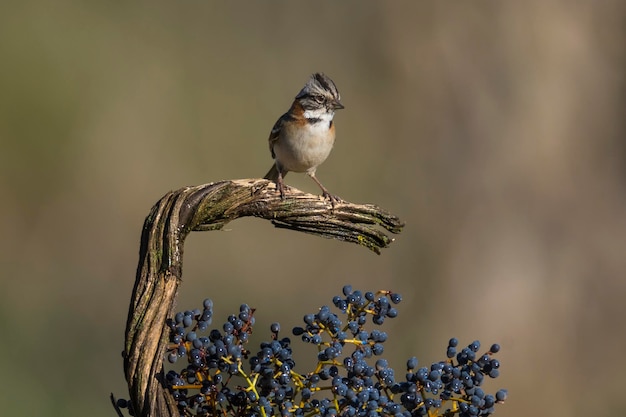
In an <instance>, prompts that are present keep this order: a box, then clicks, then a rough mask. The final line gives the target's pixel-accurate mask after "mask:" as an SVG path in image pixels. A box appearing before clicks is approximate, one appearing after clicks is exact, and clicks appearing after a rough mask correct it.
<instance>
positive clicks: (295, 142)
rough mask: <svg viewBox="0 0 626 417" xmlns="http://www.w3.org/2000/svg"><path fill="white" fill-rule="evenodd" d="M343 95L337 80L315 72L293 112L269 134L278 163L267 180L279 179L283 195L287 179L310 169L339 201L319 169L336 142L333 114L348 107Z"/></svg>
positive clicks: (282, 195) (333, 199)
mask: <svg viewBox="0 0 626 417" xmlns="http://www.w3.org/2000/svg"><path fill="white" fill-rule="evenodd" d="M340 98H341V97H340V96H339V91H337V87H336V86H335V83H334V82H333V80H331V79H330V78H328V77H327V76H326V75H324V74H322V73H315V74H313V75H312V76H311V78H310V79H309V81H308V82H307V83H306V85H305V86H304V88H303V89H302V90H300V92H299V93H298V95H297V96H296V98H295V100H294V102H293V104H292V105H291V108H290V109H289V111H287V113H285V114H283V115H282V116H281V117H280V118H279V119H278V121H277V122H276V124H274V127H273V128H272V131H271V133H270V137H269V145H270V152H271V154H272V158H274V165H273V166H272V168H271V169H270V170H269V172H268V173H267V174H266V175H265V179H268V180H272V181H275V182H276V186H277V188H278V191H279V192H280V196H281V198H285V185H284V184H283V178H284V177H285V175H287V172H289V171H293V172H306V173H307V175H309V176H310V177H311V178H313V181H315V182H316V183H317V185H319V187H320V188H321V189H322V195H323V196H324V198H328V199H330V201H331V203H333V205H334V203H335V202H336V201H339V198H338V197H336V196H334V195H331V194H330V193H329V192H328V190H327V189H326V187H324V186H323V185H322V183H321V182H319V180H318V179H317V178H316V177H315V171H316V170H317V167H318V166H319V165H320V164H321V163H322V162H324V161H325V160H326V158H327V157H328V155H329V154H330V151H331V149H332V148H333V144H334V143H335V124H334V123H333V116H334V115H335V110H339V109H343V108H344V106H343V104H341V101H340Z"/></svg>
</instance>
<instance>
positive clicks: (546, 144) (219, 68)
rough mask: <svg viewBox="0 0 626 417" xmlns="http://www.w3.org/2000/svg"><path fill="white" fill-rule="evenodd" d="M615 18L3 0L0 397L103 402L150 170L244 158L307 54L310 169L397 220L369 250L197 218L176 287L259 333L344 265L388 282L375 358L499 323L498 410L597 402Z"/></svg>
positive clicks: (607, 292) (561, 7) (566, 12)
mask: <svg viewBox="0 0 626 417" xmlns="http://www.w3.org/2000/svg"><path fill="white" fill-rule="evenodd" d="M625 18H626V3H624V2H619V1H605V2H575V3H572V2H568V1H565V0H563V1H545V0H531V1H525V2H496V1H493V2H487V1H485V2H409V1H405V2H401V1H398V2H393V3H392V2H371V1H344V2H336V3H335V2H326V1H323V2H289V1H281V2H271V3H270V2H264V3H261V2H199V1H184V2H170V1H167V2H166V1H150V2H147V1H139V2H132V3H131V2H104V1H92V2H81V1H77V0H58V1H55V2H47V1H22V2H10V1H9V2H4V3H3V5H2V6H0V145H1V146H0V173H1V175H0V231H1V236H2V240H1V241H0V270H1V271H2V272H1V273H2V279H1V284H0V285H1V287H0V326H1V327H0V331H1V334H2V343H0V369H2V378H0V404H1V405H2V414H3V415H24V416H56V415H59V416H60V415H63V416H84V415H90V416H112V415H114V412H113V409H112V408H111V406H110V404H109V399H108V395H109V393H110V392H114V393H115V394H116V395H118V396H122V397H123V396H125V393H126V387H125V381H124V377H123V372H122V358H121V356H120V353H121V350H122V344H123V332H124V326H125V321H126V313H127V308H128V302H129V297H130V292H131V289H132V285H133V281H134V273H135V268H136V262H137V253H138V243H139V236H140V230H141V225H142V222H143V220H144V217H145V216H146V215H147V214H148V211H149V209H150V207H151V206H152V205H153V204H154V203H155V202H156V201H157V200H158V199H159V198H160V197H161V196H162V195H163V194H165V193H166V192H167V191H169V190H171V189H176V188H179V187H182V186H185V185H196V184H202V183H207V182H212V181H217V180H222V179H234V178H250V177H260V176H262V175H264V174H265V172H266V171H267V169H268V168H269V167H270V165H271V158H270V155H269V152H268V148H267V136H268V134H269V130H270V129H271V127H272V125H273V123H274V121H275V120H276V119H277V117H278V116H280V115H281V114H282V113H283V112H284V111H286V110H287V109H288V107H289V105H290V103H291V100H292V98H293V97H294V96H295V94H296V93H297V92H298V91H299V89H300V88H301V87H302V85H303V84H304V82H305V81H306V80H307V78H308V76H309V75H310V74H311V73H312V72H314V71H324V72H326V73H327V74H328V75H330V76H331V77H332V78H333V79H334V81H335V82H336V84H337V86H338V87H339V90H340V92H341V94H342V101H343V102H344V104H345V106H346V109H345V110H343V111H341V112H339V113H338V115H337V117H336V123H337V132H338V139H337V142H336V145H335V149H334V151H333V153H332V155H331V157H330V158H329V159H328V160H327V161H326V163H325V164H324V165H322V167H321V168H320V169H319V170H318V176H319V178H320V180H321V181H322V182H323V183H324V184H325V185H326V186H327V187H328V188H329V189H330V190H331V191H332V192H334V193H336V194H338V195H339V196H341V197H343V198H344V199H347V200H350V201H354V202H371V203H376V204H378V205H381V206H382V207H384V208H386V209H388V210H390V211H392V212H393V213H395V214H397V215H399V216H400V217H401V218H402V219H403V220H405V221H406V224H407V225H406V228H405V230H404V232H403V233H402V234H401V235H400V236H398V237H397V240H396V242H395V243H394V244H393V245H392V247H391V248H390V249H388V250H385V251H384V253H383V254H382V255H381V256H376V255H374V254H372V253H370V252H368V251H367V250H365V249H363V248H360V247H357V246H355V245H348V244H344V243H340V242H335V241H329V240H323V239H319V238H315V237H312V236H308V235H304V234H297V233H293V232H289V231H285V230H276V229H274V228H273V227H272V226H271V225H270V224H269V223H267V222H264V221H261V220H257V219H243V220H239V221H236V222H234V223H232V224H230V225H228V227H227V229H228V230H227V231H221V232H211V233H196V234H193V235H192V236H190V237H189V238H188V240H187V244H186V247H185V249H186V252H185V270H184V282H183V285H182V287H181V294H180V297H179V300H178V308H179V309H187V308H194V307H200V305H201V302H202V299H203V298H205V297H211V298H213V299H214V300H215V302H216V315H217V319H216V324H218V323H221V320H222V319H223V318H225V317H226V315H227V314H229V313H230V312H231V311H234V310H236V309H237V308H238V306H239V304H240V303H242V302H247V303H249V304H250V305H252V306H253V307H256V308H257V320H258V321H257V322H258V327H257V331H256V333H255V337H257V338H258V340H260V339H261V338H264V337H265V336H267V334H268V333H269V332H268V331H266V329H268V328H269V327H268V326H269V324H270V323H271V322H272V321H280V322H281V324H282V326H283V329H289V328H291V327H292V326H294V325H297V324H299V322H300V318H301V317H302V315H304V314H305V313H308V312H312V311H314V309H315V308H317V307H319V306H320V305H322V304H325V303H329V302H330V299H331V297H332V296H333V295H334V294H336V293H339V292H340V290H341V286H342V285H343V284H345V283H352V284H353V285H354V286H355V287H356V288H360V289H362V290H371V289H379V288H386V289H387V288H388V289H393V290H395V291H398V292H400V293H402V294H403V296H404V302H403V303H402V304H401V305H400V316H399V318H397V319H395V320H393V321H389V322H388V324H387V325H386V326H385V327H386V330H387V331H388V332H389V334H390V342H389V347H388V348H387V349H386V352H385V356H386V357H388V358H390V359H391V365H392V366H394V367H397V368H402V366H404V361H405V359H406V358H407V357H409V356H412V355H416V356H417V357H418V358H419V359H420V361H421V363H422V364H427V363H429V362H430V361H432V360H438V359H440V358H442V357H443V355H444V353H445V347H446V343H447V340H448V338H449V337H451V336H456V337H458V338H459V339H460V340H461V342H462V343H469V342H471V341H472V340H474V339H480V340H481V341H482V342H483V344H484V345H489V344H491V343H493V342H499V343H501V345H502V348H503V351H502V353H501V354H500V355H499V356H500V359H501V361H502V363H503V366H502V368H501V377H500V378H499V379H497V380H495V381H490V382H489V383H488V384H487V385H486V390H487V391H490V392H495V391H496V390H497V389H498V388H500V387H506V388H508V389H509V398H510V399H509V401H508V402H507V404H506V405H504V406H501V407H500V408H499V410H498V412H497V415H502V416H527V415H550V416H553V417H559V416H587V415H594V416H609V415H617V414H619V413H620V412H621V411H622V410H623V409H624V406H625V405H626V404H625V401H624V395H623V393H624V388H625V384H624V379H623V374H624V373H625V372H626V364H625V362H624V361H623V360H622V358H623V354H624V351H625V350H626V336H624V318H626V303H624V300H625V296H626V288H625V287H626V281H625V279H624V278H625V271H626V253H625V252H626V251H625V249H624V244H625V243H626V240H625V238H626V215H625V213H626V212H625V209H626V181H625V178H626V146H625V143H626V142H625V141H624V135H625V133H626V123H624V116H625V112H624V110H625V102H626V90H625V89H624V81H625V74H626V71H625V62H626V48H625V46H624V45H625V43H624V39H625V37H624V35H625V29H624V28H625V26H624V22H625V21H626V20H625ZM287 182H288V183H289V184H290V185H292V186H295V187H297V188H300V189H302V190H305V191H310V192H315V193H317V192H318V189H317V187H316V186H315V184H314V183H313V182H312V181H311V180H310V179H308V178H307V177H306V176H304V175H298V174H290V175H289V176H288V177H287ZM307 349H308V350H307ZM298 350H299V351H301V352H302V353H301V354H300V356H298V358H299V359H298V365H299V366H301V368H300V370H304V369H306V365H310V361H309V359H308V358H309V357H313V350H312V348H311V347H310V346H298ZM400 374H402V372H400ZM618 410H619V411H618Z"/></svg>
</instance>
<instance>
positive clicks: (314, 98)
mask: <svg viewBox="0 0 626 417" xmlns="http://www.w3.org/2000/svg"><path fill="white" fill-rule="evenodd" d="M313 100H315V102H316V103H319V104H322V103H323V102H324V96H319V95H317V96H313Z"/></svg>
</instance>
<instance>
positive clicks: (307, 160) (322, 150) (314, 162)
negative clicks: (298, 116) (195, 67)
mask: <svg viewBox="0 0 626 417" xmlns="http://www.w3.org/2000/svg"><path fill="white" fill-rule="evenodd" d="M334 143H335V127H334V125H333V124H332V121H328V120H319V121H316V122H315V123H310V122H306V124H300V125H296V124H293V125H292V126H289V127H288V128H286V129H285V128H283V131H282V132H281V137H280V139H279V140H278V141H277V142H276V144H275V145H274V152H275V153H276V158H277V159H278V161H279V162H280V164H281V165H282V166H284V167H285V168H286V169H288V170H289V171H294V172H306V171H309V170H310V169H311V168H315V167H317V166H318V165H320V164H321V163H322V162H324V161H325V160H326V158H328V155H329V154H330V151H331V150H332V148H333V144H334Z"/></svg>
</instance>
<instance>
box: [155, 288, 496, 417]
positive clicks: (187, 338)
mask: <svg viewBox="0 0 626 417" xmlns="http://www.w3.org/2000/svg"><path fill="white" fill-rule="evenodd" d="M401 300H402V297H401V296H400V295H399V294H396V293H393V292H390V291H378V292H376V293H373V292H365V293H362V292H361V291H358V290H354V291H353V289H352V287H351V286H349V285H346V286H345V287H344V288H343V296H335V297H334V298H333V305H334V306H335V307H336V308H337V309H338V310H339V312H340V313H341V314H343V315H345V323H344V321H342V320H341V319H340V317H339V316H338V315H337V314H335V313H334V312H333V311H332V310H331V308H329V307H328V306H323V307H321V308H320V309H319V311H318V312H317V313H315V314H307V315H305V316H304V326H302V327H295V328H294V329H293V334H294V335H295V336H298V337H299V338H300V339H301V340H302V341H303V342H305V343H309V344H312V345H315V346H316V347H317V352H318V353H317V358H316V359H317V365H316V367H315V369H314V370H312V371H311V372H308V373H299V372H296V370H295V362H294V360H293V358H292V347H291V340H290V339H289V338H288V337H282V338H281V337H279V333H280V325H279V324H278V323H273V324H272V325H271V326H270V331H271V334H272V339H271V341H269V342H264V343H261V345H260V349H259V350H258V351H257V352H256V353H255V354H252V352H251V351H249V350H247V349H246V343H247V341H248V338H249V335H250V333H251V332H252V328H253V325H254V322H255V319H254V309H251V308H250V307H249V306H248V305H246V304H243V305H242V306H241V307H240V309H239V313H238V314H236V315H235V314H233V315H230V316H229V317H228V319H227V321H226V322H225V323H224V324H223V326H222V330H218V329H213V330H211V331H210V332H208V337H207V336H199V335H198V333H199V332H204V331H206V330H207V329H208V327H209V326H210V325H211V321H212V316H213V311H212V307H213V303H212V302H211V300H205V301H204V303H203V307H204V308H203V310H200V309H196V310H193V311H185V312H183V313H177V314H176V316H175V317H174V319H173V320H170V321H169V322H168V324H169V327H170V330H171V333H170V342H171V343H170V345H169V347H168V353H167V359H168V361H169V362H170V363H175V362H177V361H178V360H179V359H181V358H186V362H187V363H186V366H185V367H184V368H183V369H182V370H180V371H179V372H176V371H173V370H172V371H169V372H168V373H167V374H166V381H167V383H168V385H169V387H170V391H171V393H172V395H173V397H174V399H175V400H176V402H177V404H178V407H179V410H180V413H181V415H182V416H215V415H222V416H262V417H267V416H275V415H281V416H293V415H295V416H314V415H315V416H317V415H319V416H325V417H333V416H347V417H353V416H380V415H394V416H403V417H410V416H429V417H431V416H444V417H451V416H453V415H458V416H460V417H466V416H486V415H489V414H492V413H493V412H494V410H495V408H494V407H495V405H496V404H497V403H502V402H503V401H504V400H505V398H506V395H507V393H506V390H499V391H498V392H497V393H496V394H495V395H491V394H485V392H484V391H483V390H482V389H481V385H482V383H483V381H484V379H485V377H486V376H487V377H490V378H496V377H497V376H498V374H499V367H500V362H499V361H498V360H497V359H494V358H493V355H494V354H495V353H497V352H498V351H499V350H500V346H499V345H497V344H494V345H492V346H491V348H490V349H489V350H488V351H487V352H485V353H484V354H479V353H478V352H479V350H480V342H478V341H475V342H472V343H471V344H469V345H468V346H467V347H464V348H462V349H460V350H459V351H458V352H457V347H458V341H457V339H454V338H453V339H450V341H449V343H448V348H447V359H446V360H443V361H440V362H436V363H433V364H431V365H430V366H429V367H421V368H418V361H417V359H416V358H415V357H413V358H410V359H409V360H408V361H407V366H406V367H407V371H406V374H405V375H404V378H403V379H402V380H400V378H397V376H396V374H395V372H394V370H393V369H392V368H390V367H389V365H388V362H387V360H385V359H382V358H379V359H377V360H375V359H372V358H373V357H380V355H381V354H382V353H383V351H384V343H385V342H386V341H387V338H388V336H387V333H385V332H383V331H381V330H378V329H373V330H367V328H368V326H366V325H367V324H368V322H371V323H373V324H374V325H381V324H383V323H384V321H385V319H387V318H394V317H396V316H397V314H398V312H397V310H396V308H395V307H394V305H396V304H398V303H399V302H400V301H401ZM368 319H369V320H368ZM372 362H373V363H372Z"/></svg>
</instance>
